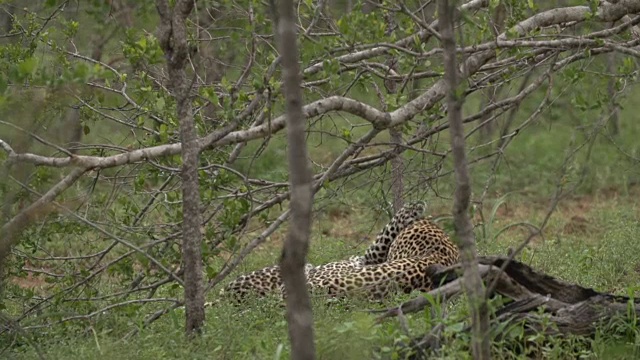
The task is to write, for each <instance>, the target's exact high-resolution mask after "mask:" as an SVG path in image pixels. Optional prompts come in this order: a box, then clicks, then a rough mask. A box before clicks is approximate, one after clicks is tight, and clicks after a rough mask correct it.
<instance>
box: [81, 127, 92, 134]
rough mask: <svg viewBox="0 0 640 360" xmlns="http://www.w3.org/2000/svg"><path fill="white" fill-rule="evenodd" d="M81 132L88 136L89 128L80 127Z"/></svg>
mask: <svg viewBox="0 0 640 360" xmlns="http://www.w3.org/2000/svg"><path fill="white" fill-rule="evenodd" d="M82 132H84V134H85V135H89V133H90V132H91V128H90V127H89V126H88V125H85V126H83V127H82Z"/></svg>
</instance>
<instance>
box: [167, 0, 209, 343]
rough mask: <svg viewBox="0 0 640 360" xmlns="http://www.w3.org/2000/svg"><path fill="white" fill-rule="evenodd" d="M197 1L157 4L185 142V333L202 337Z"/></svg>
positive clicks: (202, 296)
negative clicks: (190, 73) (192, 26)
mask: <svg viewBox="0 0 640 360" xmlns="http://www.w3.org/2000/svg"><path fill="white" fill-rule="evenodd" d="M194 4H195V1H194V0H178V1H176V3H175V6H174V7H173V8H171V7H170V6H169V3H168V1H167V0H157V1H156V8H157V10H158V14H160V20H161V22H160V25H159V28H158V33H159V35H158V39H159V40H160V45H161V46H162V50H163V51H164V53H165V56H166V58H167V72H168V73H169V88H170V89H171V91H172V92H173V96H174V97H175V99H176V111H177V116H178V121H179V122H180V141H181V142H182V149H181V152H182V169H181V176H182V259H183V266H184V301H185V312H186V324H185V331H186V334H187V335H188V336H192V335H194V334H197V333H200V332H201V330H202V325H203V324H204V283H203V279H202V253H201V252H202V251H201V244H202V233H201V232H200V224H201V220H200V218H201V215H200V189H199V184H198V157H199V144H198V136H197V133H196V127H195V121H194V118H193V108H192V105H191V97H190V95H189V94H190V90H191V84H190V83H189V81H188V80H187V75H186V72H185V70H184V67H185V64H186V62H187V59H188V57H189V45H188V43H187V27H186V23H185V20H186V19H187V17H188V16H189V14H190V13H191V11H192V10H193V7H194Z"/></svg>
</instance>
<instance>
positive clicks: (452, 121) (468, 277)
mask: <svg viewBox="0 0 640 360" xmlns="http://www.w3.org/2000/svg"><path fill="white" fill-rule="evenodd" d="M454 10H455V6H454V5H452V4H450V2H449V1H448V0H439V2H438V13H439V14H440V15H439V16H440V36H441V38H442V48H443V49H444V70H445V75H444V77H445V79H446V82H447V87H448V89H447V111H448V115H449V126H450V129H449V130H450V134H451V150H452V153H453V161H454V167H455V175H456V190H455V195H454V202H453V219H454V226H455V237H456V240H457V242H458V246H459V248H460V253H461V260H462V268H463V269H464V287H465V292H466V294H467V298H468V301H469V307H470V311H471V324H472V329H473V332H472V340H471V341H472V343H471V351H472V354H473V357H474V359H489V358H490V347H489V345H490V343H489V314H488V311H487V303H486V300H485V298H484V287H483V284H482V279H481V278H480V274H479V272H478V259H477V251H476V244H475V239H474V236H473V225H472V224H471V219H469V204H470V202H471V185H470V181H469V170H468V168H467V158H466V154H465V141H464V127H463V125H462V111H461V108H462V98H460V96H459V95H458V94H459V91H458V90H459V89H458V66H457V62H456V43H455V38H454V32H453V21H454V20H453V19H454V18H453V12H454Z"/></svg>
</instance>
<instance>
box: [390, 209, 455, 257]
mask: <svg viewBox="0 0 640 360" xmlns="http://www.w3.org/2000/svg"><path fill="white" fill-rule="evenodd" d="M459 253H460V252H459V250H458V247H457V246H456V245H455V244H454V243H453V242H452V241H451V239H450V238H449V236H448V235H447V233H445V232H444V230H442V229H441V228H440V227H438V225H436V224H435V223H433V222H432V221H431V220H429V219H421V220H418V221H416V222H415V223H413V224H412V225H411V226H409V227H408V228H406V229H405V230H404V231H402V232H401V233H400V234H399V235H398V236H397V237H396V239H395V240H394V241H393V243H392V244H391V246H390V247H389V255H388V257H387V261H393V260H398V259H407V258H416V257H423V256H430V255H437V256H439V257H440V258H439V260H438V263H439V264H440V265H442V266H451V265H453V264H455V263H457V262H458V256H459Z"/></svg>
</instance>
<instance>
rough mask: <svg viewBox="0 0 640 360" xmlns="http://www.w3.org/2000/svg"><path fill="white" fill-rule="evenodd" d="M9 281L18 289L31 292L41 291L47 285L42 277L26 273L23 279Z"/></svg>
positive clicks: (14, 278)
mask: <svg viewBox="0 0 640 360" xmlns="http://www.w3.org/2000/svg"><path fill="white" fill-rule="evenodd" d="M9 281H10V282H11V283H12V284H14V285H17V286H18V287H21V288H23V289H31V290H43V289H44V287H45V286H47V285H48V284H47V282H46V281H45V280H44V276H39V275H34V274H32V273H28V274H27V276H24V277H13V278H11V280H9Z"/></svg>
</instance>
